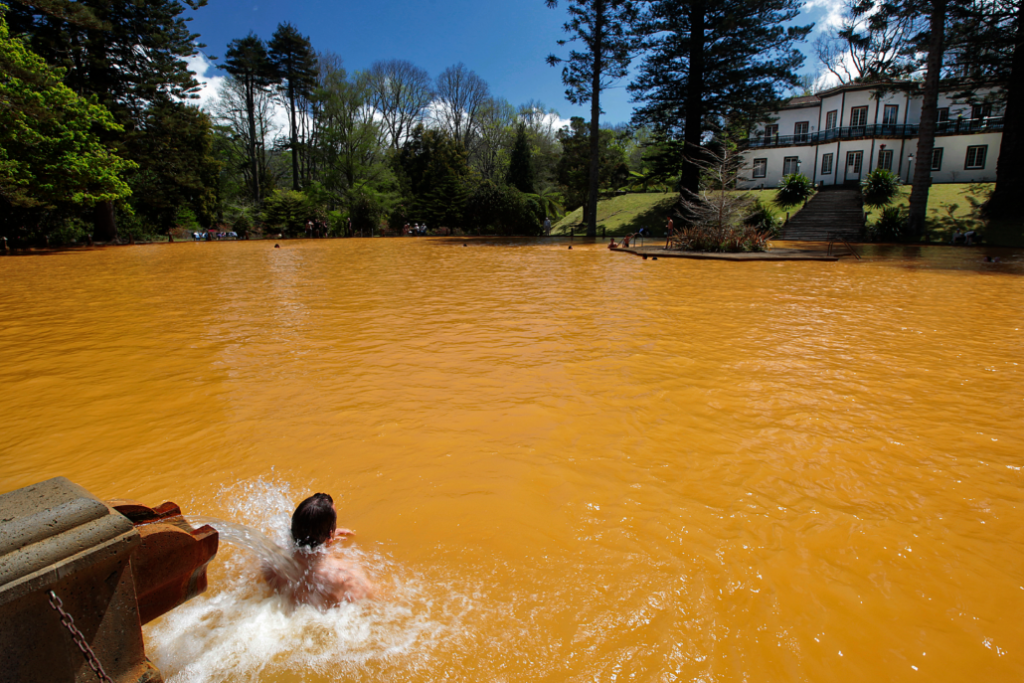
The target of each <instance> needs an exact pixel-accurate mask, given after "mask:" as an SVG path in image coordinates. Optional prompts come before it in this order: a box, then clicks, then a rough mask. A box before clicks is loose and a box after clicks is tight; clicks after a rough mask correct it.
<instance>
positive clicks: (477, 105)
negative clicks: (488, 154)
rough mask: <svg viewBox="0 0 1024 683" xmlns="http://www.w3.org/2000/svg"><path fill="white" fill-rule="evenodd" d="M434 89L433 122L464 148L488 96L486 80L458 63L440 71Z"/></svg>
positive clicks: (466, 147) (467, 145)
mask: <svg viewBox="0 0 1024 683" xmlns="http://www.w3.org/2000/svg"><path fill="white" fill-rule="evenodd" d="M435 92H436V96H437V108H436V110H435V112H434V116H435V117H436V118H437V123H438V124H439V125H440V126H441V128H442V129H443V130H445V131H446V132H447V133H448V135H450V136H451V137H452V139H453V140H456V141H458V142H459V143H460V144H461V145H462V147H463V149H466V150H468V149H469V143H470V140H471V139H472V137H473V134H474V133H475V131H476V126H477V123H478V121H479V119H480V115H481V113H482V112H483V110H484V108H485V107H486V106H487V104H488V102H489V101H490V99H491V95H490V88H489V87H488V86H487V82H486V81H485V80H484V79H482V78H480V76H478V75H477V74H476V72H475V71H472V70H471V69H468V68H466V65H465V64H463V63H462V62H459V63H458V64H456V65H455V66H450V67H448V68H447V69H445V70H444V71H442V72H441V74H440V75H439V76H438V77H437V86H436V89H435Z"/></svg>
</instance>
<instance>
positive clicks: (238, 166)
mask: <svg viewBox="0 0 1024 683" xmlns="http://www.w3.org/2000/svg"><path fill="white" fill-rule="evenodd" d="M248 94H249V93H248V91H247V89H246V87H245V84H243V83H242V82H240V81H238V80H236V79H235V78H234V77H233V76H229V77H228V78H226V79H225V80H224V83H223V85H222V86H221V87H220V89H219V91H218V93H217V99H216V100H215V101H214V103H213V106H212V107H211V111H212V114H213V117H214V119H215V120H216V122H217V125H218V129H217V130H218V133H219V136H218V138H219V139H218V142H217V150H218V158H220V159H221V161H223V162H224V173H223V174H222V177H221V188H222V189H223V190H225V191H227V192H228V193H229V194H228V195H227V196H222V199H228V200H231V199H240V200H241V202H240V203H243V204H253V205H254V206H253V207H252V208H254V209H255V208H258V206H256V205H258V202H257V200H256V197H255V196H254V194H255V195H256V196H258V197H265V196H267V194H268V193H269V192H270V191H271V190H272V189H273V188H274V187H275V186H276V185H277V184H278V182H279V181H280V180H281V179H283V178H285V177H286V176H288V175H289V174H290V173H291V168H290V166H291V164H290V163H289V164H288V166H289V168H282V167H281V158H280V155H279V154H275V153H274V151H273V150H269V151H268V149H267V140H273V139H274V138H276V137H277V136H278V135H279V134H280V133H281V132H282V131H281V128H280V127H279V126H278V125H276V122H275V120H274V116H273V114H274V106H275V102H274V96H273V94H272V93H271V92H270V91H269V90H266V89H260V90H256V92H255V94H254V97H253V101H252V117H251V119H250V115H249V112H250V110H249V102H248ZM250 124H252V126H251V127H250ZM253 160H255V163H253ZM236 179H238V180H239V182H236ZM254 188H256V190H255V191H254Z"/></svg>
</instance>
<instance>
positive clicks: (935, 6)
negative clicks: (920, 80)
mask: <svg viewBox="0 0 1024 683" xmlns="http://www.w3.org/2000/svg"><path fill="white" fill-rule="evenodd" d="M945 30H946V0H932V5H931V19H930V26H929V34H930V35H929V37H928V62H927V70H926V71H925V76H924V87H923V88H922V91H921V99H922V102H921V127H920V129H919V130H920V132H919V133H918V139H917V159H915V161H916V162H917V164H916V165H915V166H914V180H913V185H912V186H911V189H910V211H909V213H908V216H907V230H908V232H909V233H910V235H911V236H912V237H914V238H920V237H921V236H922V235H924V220H925V217H926V216H927V215H928V188H929V187H930V186H931V184H932V150H933V149H934V148H935V123H936V121H937V120H938V116H939V109H938V107H939V74H940V72H941V71H942V53H943V50H944V49H945Z"/></svg>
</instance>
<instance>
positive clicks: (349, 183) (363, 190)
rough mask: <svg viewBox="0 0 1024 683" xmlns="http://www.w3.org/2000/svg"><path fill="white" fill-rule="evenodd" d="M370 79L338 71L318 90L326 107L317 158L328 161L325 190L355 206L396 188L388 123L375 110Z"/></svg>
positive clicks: (323, 112)
mask: <svg viewBox="0 0 1024 683" xmlns="http://www.w3.org/2000/svg"><path fill="white" fill-rule="evenodd" d="M372 97H373V95H372V87H371V85H370V76H369V74H367V73H365V72H357V73H355V74H353V75H352V76H348V75H347V74H346V73H345V70H344V69H341V68H338V69H336V70H335V71H333V72H332V73H331V74H330V75H328V76H327V77H326V78H325V79H324V81H323V85H322V87H321V88H320V89H319V90H318V92H317V98H318V100H319V101H320V102H321V103H322V109H321V114H320V121H319V126H320V135H319V143H320V144H319V148H318V149H317V152H316V153H317V155H318V156H319V157H320V158H321V160H322V165H323V168H324V173H323V175H322V177H323V179H324V186H325V187H326V188H327V189H328V190H329V191H331V192H332V193H334V194H335V195H336V196H337V197H339V198H340V200H341V203H342V204H343V205H344V206H345V207H347V208H350V209H351V207H352V206H353V205H354V204H355V203H356V202H357V201H358V200H359V199H360V198H362V197H365V196H367V195H368V194H376V193H379V191H380V190H382V189H384V187H385V186H387V185H390V184H392V182H393V174H392V171H391V169H390V168H389V167H388V165H387V164H386V154H385V152H386V149H387V148H386V146H385V143H384V138H385V136H386V134H385V132H384V130H383V125H382V124H381V122H380V121H379V120H378V119H377V117H376V116H375V115H374V110H373V108H372V107H370V106H369V105H370V101H371V99H372Z"/></svg>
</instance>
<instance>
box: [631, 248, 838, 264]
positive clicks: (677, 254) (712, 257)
mask: <svg viewBox="0 0 1024 683" xmlns="http://www.w3.org/2000/svg"><path fill="white" fill-rule="evenodd" d="M611 251H615V252H620V253H623V254H633V255H634V256H643V257H644V258H646V257H648V256H657V257H659V258H688V259H697V260H705V261H838V260H839V257H838V256H829V255H828V252H825V251H810V250H805V249H772V250H770V251H748V252H738V253H733V254H729V253H718V252H704V251H671V250H669V249H666V248H665V247H629V248H628V249H624V248H622V247H619V248H618V249H612V250H611Z"/></svg>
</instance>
